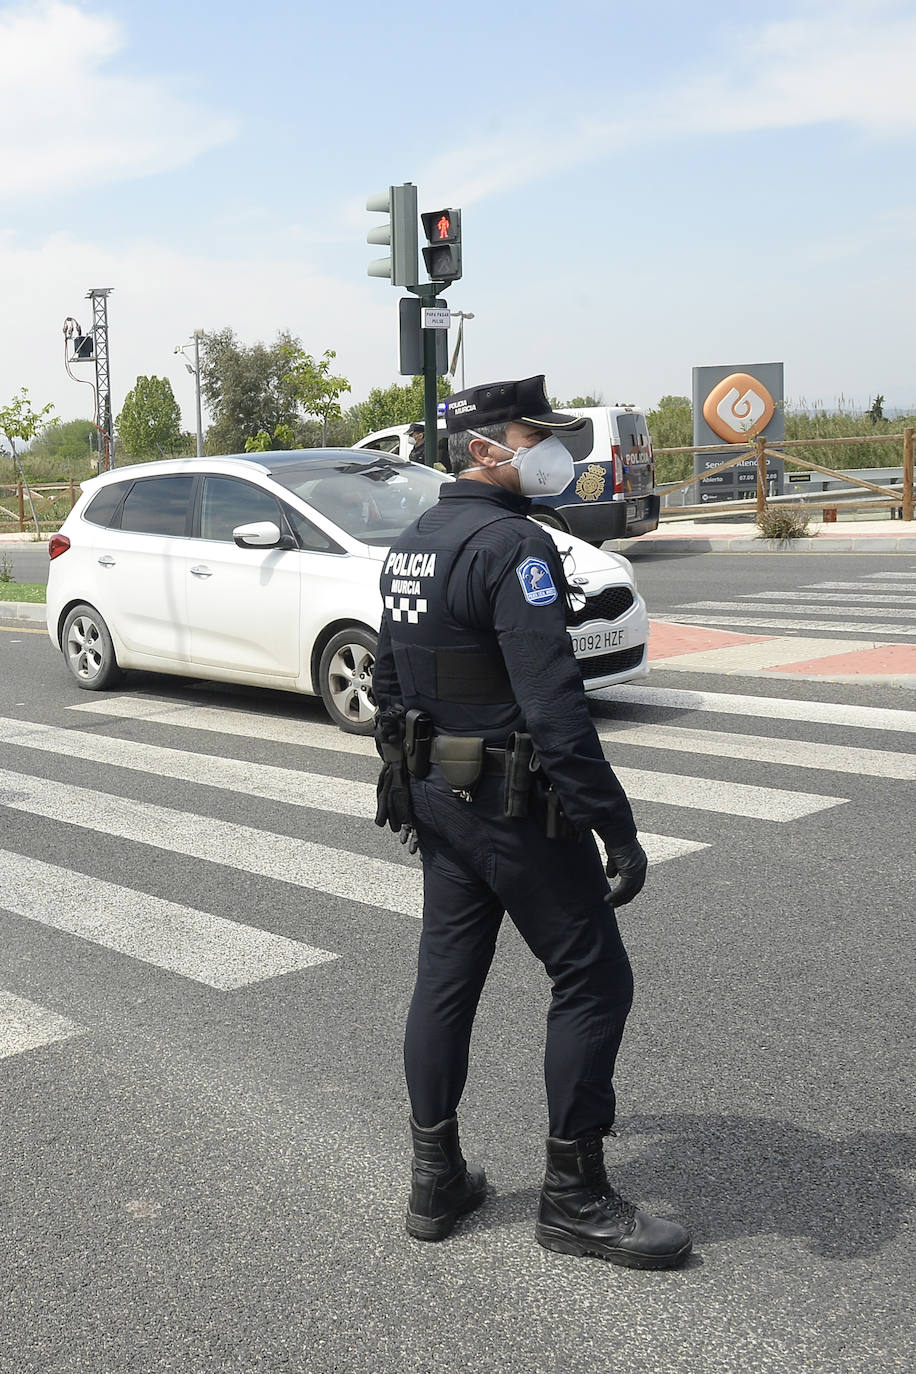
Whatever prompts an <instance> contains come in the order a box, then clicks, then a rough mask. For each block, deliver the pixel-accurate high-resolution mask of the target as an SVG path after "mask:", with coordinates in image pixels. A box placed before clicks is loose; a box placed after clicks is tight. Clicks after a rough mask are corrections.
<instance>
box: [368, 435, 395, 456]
mask: <svg viewBox="0 0 916 1374" xmlns="http://www.w3.org/2000/svg"><path fill="white" fill-rule="evenodd" d="M372 447H373V449H374V450H375V451H376V452H378V453H400V451H401V436H400V434H389V435H388V437H387V439H374V440H373V442H372Z"/></svg>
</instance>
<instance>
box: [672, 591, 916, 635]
mask: <svg viewBox="0 0 916 1374" xmlns="http://www.w3.org/2000/svg"><path fill="white" fill-rule="evenodd" d="M824 599H825V598H821V599H820V600H819V608H820V609H822V610H823V613H824V615H845V616H848V617H849V618H851V619H855V618H856V617H857V616H858V617H861V618H863V619H866V618H867V617H868V616H874V615H876V614H877V615H887V614H888V612H887V610H886V609H884V608H883V607H881V608H875V607H874V606H871V605H869V606H850V605H849V604H848V601H847V599H846V598H842V597H841V598H840V600H841V602H842V604H841V605H839V606H836V607H833V606H825V605H824V604H823V601H824ZM866 599H867V600H869V601H870V599H871V598H866ZM683 605H684V609H685V610H690V611H731V612H732V619H735V620H741V619H742V618H743V617H742V614H741V612H742V611H744V610H748V611H751V612H753V613H756V612H757V611H778V610H780V609H782V605H783V599H782V597H779V596H774V595H772V594H771V596H770V600H769V601H767V602H761V601H755V602H754V603H753V605H751V606H747V607H744V606H742V605H741V603H740V601H689V602H684V603H683ZM675 609H676V610H678V611H679V610H680V608H679V607H676V608H675ZM791 609H793V610H795V611H796V612H797V611H798V609H799V608H798V607H792V608H791ZM895 614H896V616H897V619H898V620H916V609H913V610H910V609H909V608H906V607H904V608H899V607H898V609H897V610H896V611H895ZM810 623H811V622H809V621H802V622H798V621H793V624H805V625H808V624H810ZM779 624H785V621H780V622H779ZM855 628H856V629H859V630H860V629H861V628H862V627H861V626H860V625H857V626H856V627H855ZM911 628H912V627H911V626H909V625H907V626H904V628H903V629H902V630H901V633H902V634H909V633H910V631H911Z"/></svg>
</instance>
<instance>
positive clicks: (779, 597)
mask: <svg viewBox="0 0 916 1374" xmlns="http://www.w3.org/2000/svg"><path fill="white" fill-rule="evenodd" d="M742 601H751V602H761V601H763V602H768V601H771V602H773V604H774V605H776V606H781V605H782V604H783V602H785V601H802V602H804V603H806V604H807V605H815V606H822V605H824V603H825V602H830V601H837V602H839V603H840V604H841V605H843V606H848V605H849V604H850V603H855V602H864V603H865V604H866V605H868V606H879V605H886V606H916V595H913V596H910V595H909V594H901V593H900V592H898V593H897V595H896V596H895V595H894V594H893V593H892V592H889V593H886V594H885V593H884V592H875V593H871V592H863V591H861V590H860V591H857V592H821V591H801V592H745V593H743V594H742V595H741V596H739V597H738V599H737V600H736V601H730V602H728V603H727V604H728V605H729V606H740V605H741V603H742ZM691 604H692V605H695V606H705V605H707V604H708V603H707V602H705V601H695V602H692V603H691ZM718 604H719V605H721V604H722V603H721V602H719V603H718ZM881 614H882V615H883V614H884V612H883V611H882V613H881ZM70 709H71V710H72V707H71V708H70Z"/></svg>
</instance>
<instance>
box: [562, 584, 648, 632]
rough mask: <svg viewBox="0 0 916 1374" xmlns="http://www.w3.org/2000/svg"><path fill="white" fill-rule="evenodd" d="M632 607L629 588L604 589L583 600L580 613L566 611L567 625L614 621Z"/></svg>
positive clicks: (631, 595) (631, 596)
mask: <svg viewBox="0 0 916 1374" xmlns="http://www.w3.org/2000/svg"><path fill="white" fill-rule="evenodd" d="M632 605H633V593H632V592H631V591H630V588H629V587H605V589H604V591H603V592H596V594H595V595H594V596H588V597H586V599H585V605H584V606H583V607H582V609H581V610H580V611H572V612H569V611H567V613H566V623H567V625H584V624H585V622H586V620H616V619H617V617H618V616H620V615H623V613H624V611H628V610H629V609H630V607H631V606H632Z"/></svg>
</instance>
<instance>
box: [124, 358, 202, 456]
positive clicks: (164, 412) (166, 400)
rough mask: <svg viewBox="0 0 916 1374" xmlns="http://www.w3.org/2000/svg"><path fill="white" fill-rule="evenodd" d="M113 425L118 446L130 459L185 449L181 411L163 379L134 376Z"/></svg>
mask: <svg viewBox="0 0 916 1374" xmlns="http://www.w3.org/2000/svg"><path fill="white" fill-rule="evenodd" d="M115 423H116V426H117V431H118V439H119V440H120V443H121V446H122V448H123V449H124V452H125V453H128V454H130V456H131V457H132V458H140V457H144V456H146V455H148V454H150V453H158V454H160V455H162V456H164V455H165V454H166V453H175V452H176V451H177V450H181V449H183V448H184V446H185V438H184V434H183V433H182V429H181V410H180V408H179V405H178V402H177V401H176V400H175V393H174V392H173V391H172V383H171V382H170V381H169V380H168V378H167V377H138V378H137V380H136V381H135V382H134V384H133V386H132V387H131V389H130V391H128V393H127V395H126V396H125V397H124V405H123V408H122V410H121V414H120V415H119V416H118V418H117V420H116V422H115Z"/></svg>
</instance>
